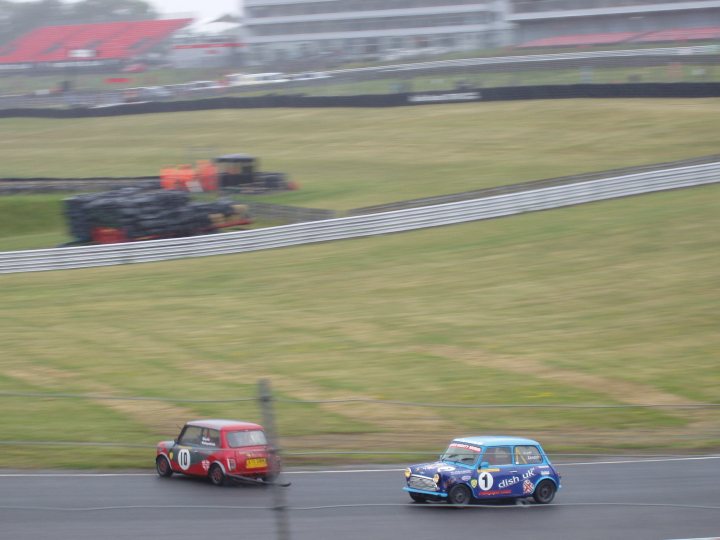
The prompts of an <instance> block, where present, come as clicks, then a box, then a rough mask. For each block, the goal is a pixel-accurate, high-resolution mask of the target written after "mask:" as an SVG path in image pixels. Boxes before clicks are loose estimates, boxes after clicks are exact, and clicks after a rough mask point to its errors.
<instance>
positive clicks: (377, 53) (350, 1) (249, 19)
mask: <svg viewBox="0 0 720 540" xmlns="http://www.w3.org/2000/svg"><path fill="white" fill-rule="evenodd" d="M244 4H245V25H244V32H245V36H244V40H245V42H246V44H247V47H248V50H247V54H248V58H249V60H250V63H254V64H273V63H275V64H281V63H282V62H284V61H286V62H288V63H290V62H292V63H293V64H295V65H297V63H298V62H302V61H303V60H305V61H308V62H313V61H315V62H316V63H317V62H318V61H321V60H322V59H326V60H327V61H328V63H330V62H331V61H333V60H335V61H347V60H401V59H402V58H406V57H407V58H410V57H413V56H415V57H418V56H430V55H434V54H439V53H443V52H450V51H472V50H480V49H489V48H497V47H504V46H509V45H523V44H525V43H529V42H532V43H535V42H537V45H535V46H544V42H543V41H542V40H545V39H553V38H558V37H563V36H568V37H576V36H589V37H588V39H568V40H565V41H563V40H560V41H559V42H558V43H557V44H554V42H553V41H550V42H548V45H549V46H555V45H559V46H562V45H567V46H583V45H603V44H611V45H612V44H620V43H623V42H624V41H627V42H643V41H647V42H662V41H667V42H672V41H676V42H677V41H691V40H703V39H710V40H712V39H716V38H714V36H715V34H716V30H717V27H718V26H720V0H245V2H244ZM661 31H663V32H664V34H659V32H661ZM643 35H647V39H644V38H643Z"/></svg>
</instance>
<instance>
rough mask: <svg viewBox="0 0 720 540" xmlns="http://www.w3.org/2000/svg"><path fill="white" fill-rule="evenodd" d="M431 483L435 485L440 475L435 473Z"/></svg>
mask: <svg viewBox="0 0 720 540" xmlns="http://www.w3.org/2000/svg"><path fill="white" fill-rule="evenodd" d="M433 482H435V483H436V484H437V483H439V482H440V475H439V474H438V473H435V476H433Z"/></svg>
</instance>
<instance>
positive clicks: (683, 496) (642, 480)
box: [0, 456, 720, 540]
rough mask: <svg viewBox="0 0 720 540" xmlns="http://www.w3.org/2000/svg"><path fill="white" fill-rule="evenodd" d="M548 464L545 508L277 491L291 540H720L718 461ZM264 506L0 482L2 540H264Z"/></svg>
mask: <svg viewBox="0 0 720 540" xmlns="http://www.w3.org/2000/svg"><path fill="white" fill-rule="evenodd" d="M556 461H558V460H556ZM557 464H558V465H559V468H560V472H561V474H562V475H563V489H562V490H561V491H560V492H559V493H558V495H557V497H556V499H555V501H554V502H553V503H552V504H551V505H548V506H540V505H536V504H528V505H516V504H499V505H494V506H473V507H466V508H451V507H448V506H446V505H442V504H425V505H423V504H413V503H411V502H410V499H409V497H408V496H407V494H406V493H404V492H403V491H401V487H402V485H403V483H404V482H403V475H402V471H401V469H396V468H395V469H385V470H383V469H382V468H372V467H367V468H365V469H363V470H360V469H355V470H335V471H330V470H323V471H321V470H317V471H299V470H295V471H289V472H288V473H287V474H286V475H285V479H286V480H289V481H291V482H292V486H291V487H289V488H282V489H285V495H286V497H287V503H288V506H289V507H290V509H289V511H288V513H287V516H288V520H289V524H290V531H291V538H293V539H296V540H305V539H325V538H328V539H334V538H339V539H342V540H360V539H362V540H367V539H378V540H385V539H393V540H397V539H398V538H403V539H408V540H409V539H433V540H435V539H452V538H489V539H491V538H502V539H516V538H517V539H523V540H525V539H527V538H532V539H533V540H539V539H565V538H567V539H575V540H586V539H633V540H641V539H648V540H650V539H652V540H663V539H680V538H682V539H688V538H693V539H695V538H717V537H720V456H707V457H702V458H667V459H653V460H642V459H628V460H625V461H618V462H615V463H610V462H594V463H587V462H586V463H580V462H574V463H565V464H564V465H563V464H561V462H559V461H558V463H557ZM272 505H273V498H272V493H271V491H270V489H269V488H267V487H262V486H227V487H221V488H218V487H214V486H212V485H210V484H209V483H207V482H204V481H201V480H195V479H190V478H183V477H178V476H173V477H172V478H170V479H160V478H157V477H156V476H155V475H154V474H152V473H149V472H140V473H113V474H93V473H63V472H47V473H38V472H17V471H6V472H0V538H2V539H3V540H6V539H7V540H23V539H45V538H52V539H54V540H84V539H93V540H95V539H113V540H114V539H123V540H124V539H133V540H138V539H145V538H151V539H169V538H172V539H178V540H179V539H194V540H196V539H203V540H205V539H211V538H248V539H250V538H252V539H274V538H276V537H277V529H276V526H275V521H274V517H275V515H276V512H275V511H273V510H270V509H269V508H270V507H272Z"/></svg>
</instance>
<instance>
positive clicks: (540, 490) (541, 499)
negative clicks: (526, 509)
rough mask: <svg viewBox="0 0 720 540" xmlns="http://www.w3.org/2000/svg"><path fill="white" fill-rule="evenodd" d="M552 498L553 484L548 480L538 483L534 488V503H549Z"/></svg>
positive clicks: (553, 495) (553, 492) (553, 496)
mask: <svg viewBox="0 0 720 540" xmlns="http://www.w3.org/2000/svg"><path fill="white" fill-rule="evenodd" d="M554 498H555V484H553V483H552V482H551V481H550V480H543V481H542V482H540V483H539V484H538V485H537V487H536V488H535V493H533V499H535V502H536V503H538V504H548V503H551V502H552V500H553V499H554Z"/></svg>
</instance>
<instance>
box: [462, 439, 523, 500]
mask: <svg viewBox="0 0 720 540" xmlns="http://www.w3.org/2000/svg"><path fill="white" fill-rule="evenodd" d="M480 462H481V463H484V464H487V465H485V466H483V467H480V468H479V469H478V473H477V474H478V476H477V485H473V484H475V482H472V484H471V485H472V487H473V495H474V496H475V497H476V498H478V499H483V498H491V497H493V498H494V497H512V496H513V487H514V486H515V485H516V484H520V483H521V482H520V477H519V476H518V475H517V469H516V467H515V464H514V463H513V458H512V451H511V447H510V446H490V447H488V448H486V449H485V452H484V454H483V456H482V458H480Z"/></svg>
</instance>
